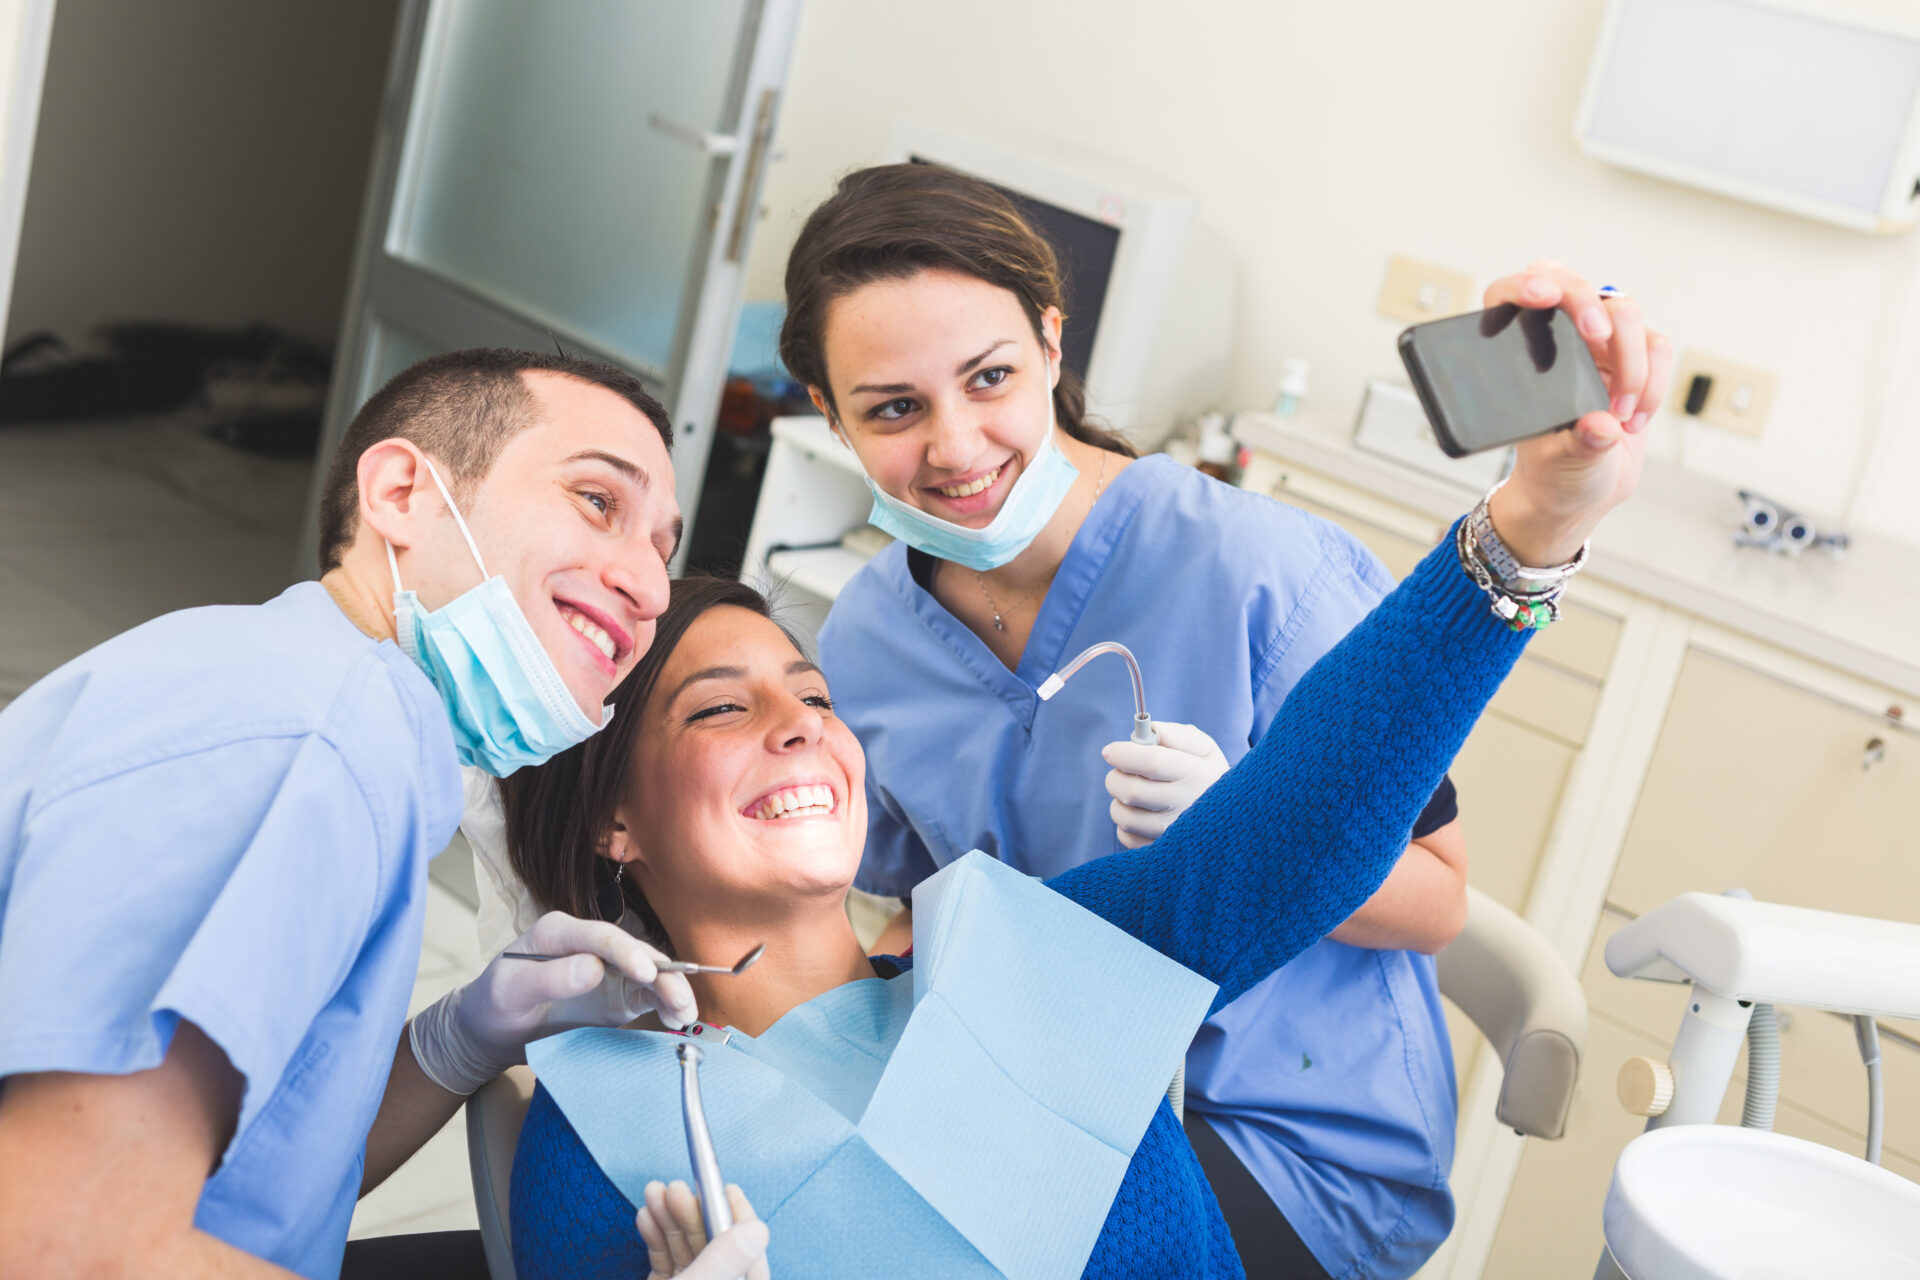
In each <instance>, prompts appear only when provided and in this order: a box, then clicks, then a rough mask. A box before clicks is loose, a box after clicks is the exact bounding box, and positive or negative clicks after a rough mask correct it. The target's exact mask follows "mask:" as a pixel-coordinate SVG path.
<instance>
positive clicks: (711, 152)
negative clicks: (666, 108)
mask: <svg viewBox="0 0 1920 1280" xmlns="http://www.w3.org/2000/svg"><path fill="white" fill-rule="evenodd" d="M647 128H649V129H652V130H653V131H654V132H655V133H663V134H665V135H666V136H667V137H669V138H672V139H673V140H674V141H675V142H684V143H685V144H686V145H688V146H690V147H692V148H694V150H696V151H699V152H702V153H703V154H705V155H707V156H710V157H713V158H714V159H719V158H720V157H722V156H730V155H732V154H733V153H734V152H736V151H738V150H739V149H740V139H738V138H736V137H735V136H733V135H732V134H730V133H710V132H708V131H707V130H705V129H696V128H694V127H693V126H692V125H690V124H684V123H682V122H681V121H678V120H675V119H674V118H673V117H672V116H665V115H661V114H660V113H659V112H658V111H653V112H649V113H648V114H647Z"/></svg>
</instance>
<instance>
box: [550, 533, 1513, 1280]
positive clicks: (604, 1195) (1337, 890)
mask: <svg viewBox="0 0 1920 1280" xmlns="http://www.w3.org/2000/svg"><path fill="white" fill-rule="evenodd" d="M1149 607H1150V606H1149ZM1524 643H1525V640H1524V636H1523V635H1516V634H1514V633H1513V632H1511V631H1508V630H1507V629H1506V628H1505V627H1504V626H1502V625H1501V624H1500V623H1499V622H1498V621H1496V620H1495V619H1494V618H1493V617H1492V616H1491V614H1490V613H1489V612H1488V609H1487V601H1486V597H1485V596H1484V595H1482V594H1481V593H1480V592H1479V591H1478V590H1477V589H1476V588H1475V587H1474V586H1473V584H1472V583H1471V582H1470V581H1469V580H1468V578H1467V576H1466V575H1465V574H1464V573H1462V572H1461V570H1460V566H1459V562H1458V560H1457V559H1456V557H1455V553H1454V546H1453V539H1452V538H1451V537H1449V538H1446V539H1444V540H1443V541H1442V542H1441V543H1440V545H1439V546H1438V547H1436V548H1435V549H1434V550H1433V552H1432V553H1431V554H1429V555H1428V556H1427V558H1426V559H1425V560H1424V561H1422V562H1421V564H1420V567H1419V568H1418V569H1416V570H1415V571H1414V573H1413V575H1412V576H1411V577H1409V578H1408V579H1407V580H1406V581H1405V582H1404V583H1402V584H1401V585H1400V587H1399V588H1398V589H1396V590H1395V591H1394V592H1393V593H1392V594H1390V595H1389V596H1387V598H1386V599H1385V600H1383V601H1381V602H1380V604H1379V606H1378V607H1377V608H1375V609H1374V611H1373V612H1372V613H1371V614H1369V615H1367V617H1366V618H1365V619H1364V620H1363V621H1362V622H1361V623H1360V624H1359V625H1358V626H1356V627H1355V628H1354V629H1353V631H1352V632H1351V633H1350V634H1349V635H1348V636H1347V637H1346V638H1345V639H1344V640H1342V641H1341V642H1340V643H1339V644H1338V645H1336V646H1335V647H1334V648H1333V649H1332V650H1331V651H1330V652H1328V653H1327V655H1326V656H1325V657H1323V658H1321V659H1320V661H1319V662H1318V663H1316V664H1315V665H1314V667H1313V669H1312V670H1311V671H1309V672H1308V673H1307V674H1306V675H1305V676H1304V677H1302V679H1301V680H1300V682H1299V683H1298V684H1297V685H1296V686H1295V687H1294V689H1293V692H1292V693H1291V694H1290V695H1289V696H1288V698H1287V700H1286V703H1285V704H1284V705H1283V706H1282V707H1281V709H1280V714H1279V716H1278V717H1277V718H1276V719H1275V721H1274V723H1273V725H1272V727H1271V728H1270V729H1269V730H1268V731H1267V733H1266V735H1265V736H1264V737H1262V738H1261V739H1260V742H1259V744H1258V745H1257V746H1255V747H1254V749H1253V750H1252V751H1251V752H1249V753H1248V754H1247V756H1246V757H1245V758H1244V759H1242V760H1241V761H1240V763H1239V764H1238V765H1236V766H1234V768H1233V769H1231V770H1230V771H1229V772H1228V773H1227V775H1226V776H1225V777H1224V778H1222V779H1221V780H1220V781H1219V782H1217V783H1215V784H1214V785H1213V787H1211V788H1210V789H1209V790H1208V791H1207V792H1206V794H1205V795H1203V796H1201V797H1200V799H1199V800H1198V801H1196V802H1195V803H1194V805H1193V807H1192V808H1190V809H1188V810H1187V812H1186V813H1184V814H1182V815H1181V817H1180V819H1179V820H1178V821H1177V822H1175V823H1174V824H1173V825H1172V827H1170V828H1169V829H1168V830H1167V832H1166V834H1164V835H1163V836H1161V837H1160V839H1159V840H1157V841H1155V842H1154V843H1153V844H1151V845H1148V846H1146V847H1145V848H1142V849H1133V850H1124V851H1121V852H1119V853H1115V854H1112V855H1109V856H1107V857H1104V858H1099V859H1096V860H1094V861H1092V862H1088V863H1085V864H1083V865H1081V866H1078V867H1075V868H1074V869H1073V870H1071V871H1068V872H1066V873H1065V874H1063V875H1059V876H1056V877H1054V878H1053V879H1052V880H1049V881H1048V882H1047V883H1048V884H1049V885H1050V886H1052V887H1053V888H1054V889H1056V890H1058V891H1059V892H1061V893H1063V894H1065V895H1066V896H1067V897H1069V898H1071V899H1073V900H1074V901H1075V902H1077V903H1079V904H1080V905H1082V906H1084V907H1086V908H1087V909H1088V910H1090V911H1093V912H1094V913H1095V914H1097V915H1099V916H1101V917H1103V918H1104V919H1106V920H1108V921H1110V922H1112V923H1113V924H1115V925H1118V926H1119V927H1120V928H1122V929H1124V930H1126V931H1127V932H1128V933H1130V934H1132V935H1133V936H1134V937H1136V938H1139V939H1140V940H1141V941H1143V942H1145V943H1147V944H1148V945H1150V946H1152V947H1154V948H1155V949H1156V950H1158V951H1160V952H1162V953H1163V954H1165V955H1168V956H1171V957H1172V958H1173V959H1175V960H1178V961H1179V962H1180V963H1181V964H1184V965H1186V966H1187V967H1188V968H1190V969H1192V970H1194V971H1195V972H1196V973H1200V974H1203V975H1204V976H1206V977H1207V978H1209V979H1211V980H1212V981H1214V982H1216V983H1218V984H1219V986H1220V993H1219V995H1218V996H1217V997H1216V998H1215V999H1214V1003H1213V1009H1212V1010H1210V1011H1209V1013H1211V1012H1214V1011H1217V1010H1218V1009H1219V1008H1220V1007H1221V1006H1223V1005H1225V1004H1228V1003H1229V1002H1231V1001H1233V1000H1234V999H1236V998H1238V997H1239V996H1240V995H1241V994H1242V993H1244V992H1245V991H1246V990H1247V989H1248V988H1250V987H1252V986H1253V985H1254V984H1255V983H1257V982H1259V981H1260V980H1261V979H1263V978H1265V977H1266V976H1267V975H1268V974H1270V973H1272V972H1273V971H1274V970H1276V969H1278V968H1279V967H1280V966H1281V965H1283V964H1285V963H1286V962H1287V961H1288V960H1291V959H1292V958H1293V957H1294V956H1296V955H1298V954H1299V953H1300V952H1301V951H1303V950H1305V949H1306V948H1307V947H1308V946H1310V945H1312V944H1313V943H1314V942H1316V941H1318V940H1319V939H1320V938H1321V937H1323V936H1324V935H1325V934H1327V933H1328V932H1329V931H1331V930H1332V929H1333V928H1334V927H1335V926H1336V925H1338V924H1339V923H1340V922H1341V921H1343V920H1345V919H1346V918H1347V917H1348V916H1350V915H1352V914H1353V912H1354V911H1355V910H1356V909H1358V908H1359V906H1360V905H1361V904H1362V903H1364V902H1365V901H1366V900H1367V899H1368V898H1369V897H1371V896H1372V894H1373V891H1374V890H1375V889H1376V888H1378V887H1379V886H1380V884H1381V882H1382V881H1384V880H1385V879H1386V877H1387V873H1388V872H1389V871H1391V870H1392V869H1393V866H1394V863H1395V862H1396V861H1397V860H1398V859H1399V857H1400V855H1401V853H1402V852H1404V851H1405V849H1406V846H1407V838H1408V833H1409V832H1411V831H1412V829H1413V824H1414V822H1415V820H1416V819H1417V818H1418V817H1419V815H1420V810H1421V808H1422V806H1424V805H1425V804H1426V802H1427V799H1428V797H1430V796H1431V795H1432V794H1433V792H1434V789H1435V788H1436V787H1437V786H1438V785H1439V784H1440V779H1441V776H1442V775H1443V774H1444V773H1445V772H1446V769H1447V766H1448V765H1449V764H1450V763H1451V762H1452V760H1453V757H1454V754H1455V753H1456V752H1457V751H1458V750H1459V749H1460V744H1461V743H1462V742H1463V741H1465V739H1466V736H1467V733H1468V731H1469V730H1470V729H1472V728H1473V724H1474V721H1475V720H1476V719H1478V717H1479V715H1480V712H1481V710H1482V708H1484V707H1485V706H1486V704H1487V700H1488V699H1489V698H1491V697H1492V696H1493V693H1494V691H1495V690H1496V689H1498V688H1499V687H1500V682H1501V681H1502V680H1503V679H1505V677H1506V674H1507V672H1508V670H1509V669H1510V668H1511V667H1512V665H1513V662H1514V659H1516V658H1517V657H1518V656H1519V654H1520V650H1521V648H1522V647H1523V645H1524ZM751 1192H752V1189H751V1188H748V1193H749V1194H751ZM634 1213H635V1206H633V1205H632V1204H630V1203H629V1202H628V1201H627V1199H626V1198H625V1197H624V1196H622V1195H621V1194H620V1192H619V1191H618V1190H616V1189H615V1188H614V1186H613V1184H612V1183H611V1182H610V1181H609V1180H608V1179H607V1177H606V1175H605V1174H604V1173H602V1172H601V1171H600V1168H599V1166H598V1165H596V1164H595V1163H594V1162H593V1158H592V1157H591V1156H590V1155H588V1153H587V1149H586V1147H585V1145H584V1144H582V1143H581V1141H580V1139H579V1137H578V1135H576V1134H575V1133H574V1131H573V1128H572V1126H570V1125H569V1124H568V1123H567V1120H566V1117H565V1116H564V1115H562V1114H561V1113H560V1110H559V1108H558V1107H557V1106H555V1105H554V1103H553V1100H552V1099H551V1098H550V1097H549V1096H548V1095H547V1093H546V1091H545V1090H538V1091H536V1092H535V1094H534V1100H533V1105H532V1106H531V1108H530V1109H529V1110H528V1113H527V1119H526V1124H525V1126H524V1127H523V1128H522V1130H521V1134H520V1147H519V1150H518V1152H517V1153H516V1156H515V1159H514V1167H513V1179H512V1232H513V1252H514V1265H515V1269H516V1270H517V1272H518V1274H519V1276H520V1278H521V1280H547V1277H563V1276H565V1277H599V1276H606V1277H616V1276H617V1277H621V1278H622V1280H630V1278H631V1277H635V1276H644V1275H646V1274H647V1257H646V1250H645V1247H644V1245H643V1243H642V1242H641V1240H640V1236H639V1234H638V1232H636V1231H635V1229H634V1225H633V1219H634ZM1086 1274H1087V1275H1088V1276H1090V1277H1123V1276H1168V1275H1178V1276H1194V1277H1201V1276H1205V1277H1212V1276H1223V1277H1236V1276H1241V1275H1242V1274H1243V1273H1242V1270H1241V1266H1240V1259H1239V1257H1238V1255H1237V1254H1236V1253H1235V1251H1234V1246H1233V1240H1232V1238H1231V1237H1230V1236H1229V1235H1228V1233H1227V1228H1226V1223H1225V1221H1224V1220H1223V1219H1222V1218H1221V1216H1220V1210H1219V1206H1218V1205H1217V1204H1216V1203H1215V1202H1214V1198H1213V1193H1212V1191H1211V1190H1210V1189H1209V1187H1208V1185H1207V1181H1206V1177H1205V1175H1204V1174H1202V1173H1201V1171H1200V1164H1199V1161H1198V1159H1197V1158H1196V1157H1195V1156H1194V1154H1193V1148H1192V1147H1191V1146H1190V1145H1189V1144H1188V1142H1187V1139H1186V1134H1185V1133H1184V1132H1183V1131H1182V1129H1181V1127H1180V1123H1179V1121H1177V1120H1176V1119H1175V1118H1174V1115H1173V1111H1172V1109H1171V1108H1170V1107H1168V1106H1167V1105H1166V1104H1165V1103H1162V1104H1161V1106H1160V1109H1159V1111H1158V1112H1157V1113H1156V1114H1155V1115H1154V1118H1153V1121H1152V1123H1150V1124H1149V1125H1148V1126H1147V1131H1146V1134H1145V1136H1144V1137H1142V1138H1141V1140H1140V1145H1139V1147H1138V1148H1136V1149H1135V1151H1134V1154H1133V1160H1132V1163H1131V1164H1130V1165H1129V1166H1128V1168H1127V1173H1126V1177H1125V1179H1124V1180H1123V1181H1122V1182H1121V1185H1120V1190H1119V1192H1118V1193H1117V1194H1116V1195H1115V1196H1114V1201H1113V1207H1112V1208H1111V1209H1110V1210H1109V1211H1108V1214H1107V1220H1106V1224H1105V1226H1104V1227H1103V1228H1102V1230H1101V1233H1100V1237H1099V1240H1098V1241H1097V1243H1096V1244H1095V1246H1094V1250H1093V1254H1092V1256H1091V1257H1090V1258H1089V1259H1088V1260H1087V1268H1086Z"/></svg>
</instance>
